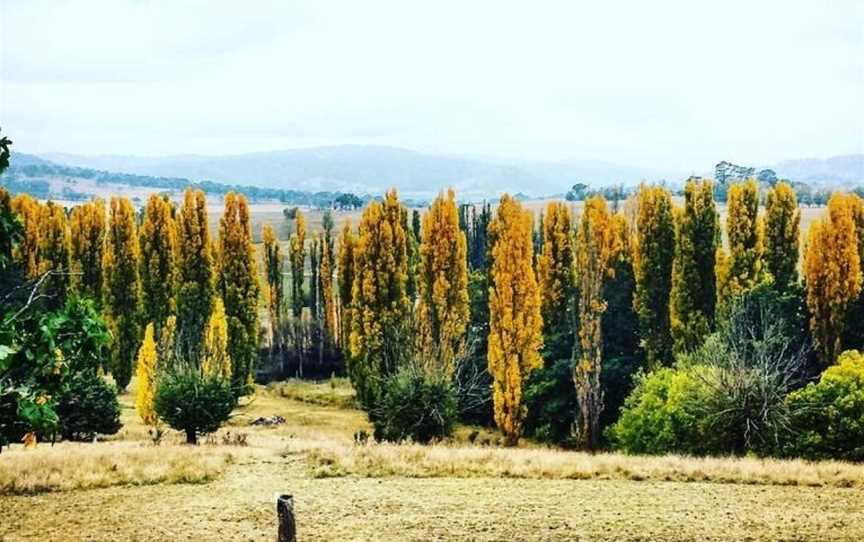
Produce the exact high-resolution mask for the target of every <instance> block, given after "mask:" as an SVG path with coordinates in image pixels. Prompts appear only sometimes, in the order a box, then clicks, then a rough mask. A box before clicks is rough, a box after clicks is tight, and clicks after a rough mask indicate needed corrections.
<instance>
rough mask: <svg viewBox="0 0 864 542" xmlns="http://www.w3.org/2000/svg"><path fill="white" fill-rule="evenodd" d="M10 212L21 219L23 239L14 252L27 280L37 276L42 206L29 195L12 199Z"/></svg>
mask: <svg viewBox="0 0 864 542" xmlns="http://www.w3.org/2000/svg"><path fill="white" fill-rule="evenodd" d="M12 210H13V211H14V212H15V214H17V215H18V216H20V217H21V220H22V222H23V225H24V238H23V239H22V240H21V242H20V243H18V247H17V249H16V250H15V259H16V260H17V261H18V262H19V264H20V265H21V267H22V268H23V269H24V272H25V273H26V274H27V277H29V278H36V277H38V276H39V244H40V240H39V239H40V237H41V231H42V228H41V220H42V205H41V204H40V203H39V202H38V201H37V200H36V199H34V198H32V197H31V196H30V195H29V194H18V195H17V196H15V197H14V198H12Z"/></svg>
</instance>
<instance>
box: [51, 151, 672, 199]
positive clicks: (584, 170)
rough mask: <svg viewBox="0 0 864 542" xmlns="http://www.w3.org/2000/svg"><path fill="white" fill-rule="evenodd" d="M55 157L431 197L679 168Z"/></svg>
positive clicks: (411, 158)
mask: <svg viewBox="0 0 864 542" xmlns="http://www.w3.org/2000/svg"><path fill="white" fill-rule="evenodd" d="M43 157H44V158H46V159H49V160H51V161H53V162H57V163H62V164H69V165H74V166H80V167H88V168H95V169H101V170H108V171H122V172H126V173H135V174H138V175H153V176H163V177H185V178H190V179H208V180H212V181H216V182H223V183H230V184H253V185H258V186H264V187H270V188H291V189H295V190H310V191H321V190H328V191H342V192H346V191H347V192H354V193H358V194H380V193H382V192H384V191H385V190H386V189H387V188H389V187H392V186H395V187H397V188H398V189H399V190H400V192H402V193H403V194H404V195H405V196H406V197H413V198H428V197H430V196H434V194H435V193H436V192H438V191H439V190H441V189H443V188H446V187H448V186H452V187H454V188H455V189H456V190H457V191H458V192H459V194H460V196H461V197H464V198H477V197H488V196H493V195H495V194H498V193H500V192H503V191H509V192H519V191H521V192H524V193H526V194H528V195H531V196H540V195H545V194H550V193H561V192H565V191H566V190H567V189H568V188H569V187H570V186H571V185H573V184H574V183H576V182H583V183H586V184H590V185H592V186H603V185H608V184H612V183H624V184H635V183H638V182H639V181H641V180H647V181H656V180H660V179H670V180H671V179H676V178H679V177H681V176H683V174H682V173H680V172H671V171H665V172H664V171H658V170H649V169H645V168H637V167H631V166H626V165H618V164H611V163H606V162H596V161H586V162H579V161H567V162H513V163H505V162H496V161H492V160H484V159H482V158H473V157H471V158H468V157H458V156H445V155H436V154H427V153H421V152H416V151H411V150H406V149H400V148H395V147H383V146H366V145H340V146H330V147H316V148H309V149H294V150H285V151H271V152H256V153H248V154H236V155H227V156H198V155H178V156H166V157H137V156H82V155H72V154H59V153H58V154H46V155H43Z"/></svg>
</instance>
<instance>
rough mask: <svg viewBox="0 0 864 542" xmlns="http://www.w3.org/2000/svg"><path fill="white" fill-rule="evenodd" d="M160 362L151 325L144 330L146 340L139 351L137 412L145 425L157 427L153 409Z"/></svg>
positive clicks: (136, 393) (137, 363) (136, 389)
mask: <svg viewBox="0 0 864 542" xmlns="http://www.w3.org/2000/svg"><path fill="white" fill-rule="evenodd" d="M158 361H159V360H158V357H157V353H156V339H155V338H154V331H153V324H152V323H150V324H147V327H146V328H145V329H144V340H143V341H142V342H141V348H139V349H138V359H137V361H136V365H135V410H136V411H137V412H138V417H140V418H141V421H142V422H144V424H145V425H156V422H157V420H158V418H157V417H156V411H155V409H154V408H153V397H154V396H155V395H156V383H157V382H156V381H157V371H156V368H157V365H158Z"/></svg>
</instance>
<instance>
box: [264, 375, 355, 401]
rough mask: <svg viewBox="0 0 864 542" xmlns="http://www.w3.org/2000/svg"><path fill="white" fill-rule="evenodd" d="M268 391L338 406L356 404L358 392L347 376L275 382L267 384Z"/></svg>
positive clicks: (295, 398)
mask: <svg viewBox="0 0 864 542" xmlns="http://www.w3.org/2000/svg"><path fill="white" fill-rule="evenodd" d="M267 391H269V392H271V393H276V394H278V395H279V396H280V397H284V398H285V399H293V400H295V401H301V402H303V403H309V404H311V405H319V406H331V407H336V408H352V407H354V406H355V397H356V393H355V392H354V388H353V387H352V386H351V383H350V382H349V381H348V379H347V378H331V379H329V380H327V381H326V382H323V383H319V382H310V381H307V380H299V379H296V378H292V379H289V380H287V381H285V382H275V383H273V384H270V385H269V386H267Z"/></svg>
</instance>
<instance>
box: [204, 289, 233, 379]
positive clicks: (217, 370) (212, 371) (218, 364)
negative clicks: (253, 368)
mask: <svg viewBox="0 0 864 542" xmlns="http://www.w3.org/2000/svg"><path fill="white" fill-rule="evenodd" d="M228 349H229V347H228V318H227V316H226V315H225V304H224V303H222V299H220V298H218V297H217V298H216V300H215V301H214V302H213V312H212V313H211V314H210V320H208V322H207V329H206V330H205V331H204V349H203V353H202V356H201V372H202V373H203V374H204V375H207V376H218V377H220V378H223V379H225V380H230V379H231V375H232V374H233V364H232V363H231V354H230V353H229V350H228Z"/></svg>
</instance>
